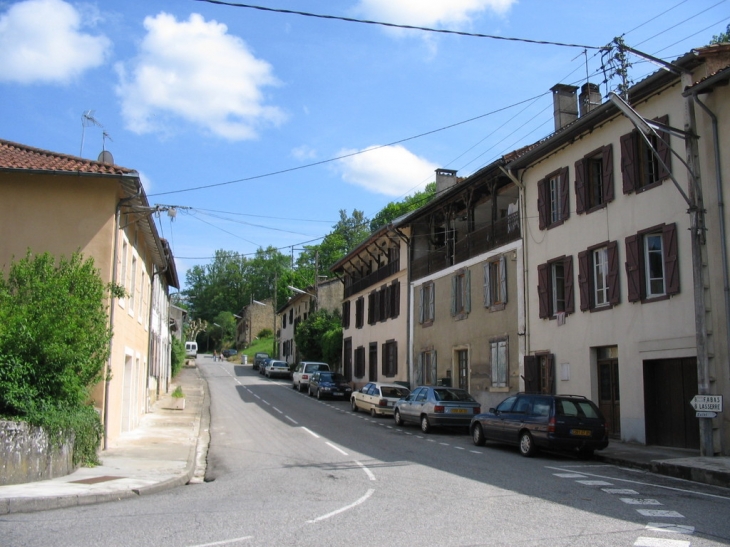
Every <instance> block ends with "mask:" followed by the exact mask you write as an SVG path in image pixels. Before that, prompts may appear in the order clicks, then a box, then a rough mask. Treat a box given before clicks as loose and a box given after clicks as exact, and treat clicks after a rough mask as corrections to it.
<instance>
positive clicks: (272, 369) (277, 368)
mask: <svg viewBox="0 0 730 547" xmlns="http://www.w3.org/2000/svg"><path fill="white" fill-rule="evenodd" d="M264 374H266V377H267V378H275V377H278V378H289V376H291V372H290V371H289V365H288V364H287V363H286V361H276V360H274V359H271V360H270V361H269V362H268V364H267V365H266V369H265V370H264Z"/></svg>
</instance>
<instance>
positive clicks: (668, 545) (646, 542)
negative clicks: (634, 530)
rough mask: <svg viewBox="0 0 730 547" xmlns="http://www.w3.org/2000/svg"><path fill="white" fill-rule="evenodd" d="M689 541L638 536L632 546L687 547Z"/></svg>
mask: <svg viewBox="0 0 730 547" xmlns="http://www.w3.org/2000/svg"><path fill="white" fill-rule="evenodd" d="M689 546H690V542H689V541H683V540H678V539H663V538H644V537H640V538H639V539H637V540H636V541H635V542H634V547H689Z"/></svg>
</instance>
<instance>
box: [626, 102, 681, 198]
mask: <svg viewBox="0 0 730 547" xmlns="http://www.w3.org/2000/svg"><path fill="white" fill-rule="evenodd" d="M655 121H657V122H659V123H662V124H664V125H667V124H668V123H669V117H668V116H662V117H661V118H657V119H656V120H655ZM657 133H658V134H659V138H657V137H656V136H655V135H652V136H650V137H649V142H651V145H652V147H653V148H654V149H655V150H656V151H657V154H658V155H659V157H660V158H661V162H660V161H659V160H658V159H657V157H656V155H654V153H653V152H652V151H651V148H649V147H648V146H647V144H646V141H645V140H644V138H643V137H642V136H641V135H639V132H638V131H636V130H634V131H632V132H631V133H627V134H626V135H623V136H622V137H621V176H622V178H623V192H624V194H629V193H631V192H643V191H644V190H647V189H648V188H652V187H654V186H655V185H658V184H660V183H661V182H662V181H663V180H664V179H666V178H668V177H669V170H668V169H671V166H670V160H671V152H670V148H669V133H668V132H666V131H658V132H657ZM662 162H663V163H664V165H666V166H667V168H664V167H663V166H662Z"/></svg>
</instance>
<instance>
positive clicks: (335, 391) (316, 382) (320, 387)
mask: <svg viewBox="0 0 730 547" xmlns="http://www.w3.org/2000/svg"><path fill="white" fill-rule="evenodd" d="M307 391H308V393H309V395H310V397H311V396H312V395H315V396H316V397H317V399H321V398H322V397H337V398H341V399H349V398H350V394H351V393H352V386H351V385H350V384H349V383H348V382H347V379H346V378H345V377H344V376H343V375H342V374H340V373H338V372H330V371H319V372H315V373H314V374H312V376H311V378H309V387H308V388H307Z"/></svg>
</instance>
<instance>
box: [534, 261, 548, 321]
mask: <svg viewBox="0 0 730 547" xmlns="http://www.w3.org/2000/svg"><path fill="white" fill-rule="evenodd" d="M549 276H550V269H549V268H548V265H547V264H540V265H539V266H538V267H537V299H538V302H539V304H540V306H539V308H540V309H539V316H540V319H545V318H546V317H549V316H550V300H549V299H550V293H549V292H548V291H549V288H550V284H549V281H550V278H549Z"/></svg>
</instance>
